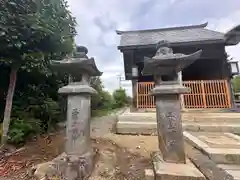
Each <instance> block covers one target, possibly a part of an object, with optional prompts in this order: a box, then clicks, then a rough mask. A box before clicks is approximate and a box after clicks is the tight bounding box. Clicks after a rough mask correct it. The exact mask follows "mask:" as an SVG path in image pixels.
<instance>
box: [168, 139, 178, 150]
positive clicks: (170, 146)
mask: <svg viewBox="0 0 240 180" xmlns="http://www.w3.org/2000/svg"><path fill="white" fill-rule="evenodd" d="M175 144H176V140H174V139H171V140H168V141H167V143H166V145H167V148H168V149H171V148H172V147H173V146H174V145H175Z"/></svg>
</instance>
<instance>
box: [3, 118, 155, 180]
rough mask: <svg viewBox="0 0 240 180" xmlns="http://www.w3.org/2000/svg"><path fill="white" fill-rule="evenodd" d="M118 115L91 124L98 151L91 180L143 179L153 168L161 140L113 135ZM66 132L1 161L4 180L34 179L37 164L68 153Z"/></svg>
mask: <svg viewBox="0 0 240 180" xmlns="http://www.w3.org/2000/svg"><path fill="white" fill-rule="evenodd" d="M115 124H116V114H113V115H110V116H105V117H101V118H95V120H92V121H91V137H92V146H93V147H94V148H96V149H98V153H97V156H96V157H97V158H96V164H95V169H94V171H93V173H92V176H91V178H90V180H125V179H126V180H141V179H144V169H146V168H151V161H150V153H151V152H152V151H156V150H157V149H158V148H157V144H158V143H157V137H154V136H127V135H116V134H114V133H112V131H114V130H113V129H114V127H115ZM64 137H65V131H64V129H63V130H61V131H58V132H56V133H53V134H51V135H48V136H41V137H38V138H36V140H34V141H32V142H29V143H28V144H27V145H26V146H25V147H24V149H23V150H21V151H20V152H17V153H15V154H14V155H12V156H10V157H7V158H6V157H5V158H3V159H1V160H0V180H16V179H18V180H30V179H33V178H31V177H29V176H28V174H29V169H31V167H32V166H33V165H36V164H40V163H43V162H47V161H50V160H52V159H54V158H55V157H57V156H58V155H59V154H61V153H62V152H63V151H64V143H65V138H64Z"/></svg>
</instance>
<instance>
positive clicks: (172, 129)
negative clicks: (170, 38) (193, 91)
mask: <svg viewBox="0 0 240 180" xmlns="http://www.w3.org/2000/svg"><path fill="white" fill-rule="evenodd" d="M201 53H202V50H199V51H197V52H195V53H193V54H190V55H184V54H180V53H176V54H174V53H173V50H172V48H170V47H169V43H168V42H167V41H160V42H159V43H158V45H157V52H156V55H155V56H154V57H152V58H149V57H145V58H144V68H143V71H142V73H143V74H144V75H153V76H154V81H155V88H154V89H153V90H152V92H151V93H152V95H154V96H155V98H156V117H157V131H158V132H157V133H158V145H159V149H160V151H161V155H160V154H157V156H158V161H157V162H154V163H153V164H154V173H155V178H156V179H165V178H166V177H168V178H166V179H174V178H176V179H177V178H179V179H181V178H183V179H184V177H187V176H188V177H190V178H189V179H195V178H194V177H192V176H193V174H191V172H192V171H188V169H189V168H192V166H191V167H189V165H187V164H186V157H185V152H184V140H183V130H182V121H181V114H180V112H181V110H180V109H181V103H180V95H181V94H183V93H187V92H189V91H190V89H188V88H186V87H184V86H183V85H182V84H181V83H180V82H179V80H178V72H180V71H182V70H183V69H184V68H185V67H187V66H189V65H190V64H192V63H193V62H194V61H195V60H196V59H198V58H199V57H200V55H201ZM176 165H177V166H176ZM178 168H180V169H185V170H184V171H183V172H182V173H181V172H180V173H176V172H174V171H175V170H176V171H178V170H177V169H178ZM195 171H196V172H194V173H196V174H199V177H200V178H196V179H204V178H203V176H202V174H201V173H200V172H199V171H198V169H195ZM188 173H189V174H188ZM194 176H195V175H194ZM186 179H188V178H186Z"/></svg>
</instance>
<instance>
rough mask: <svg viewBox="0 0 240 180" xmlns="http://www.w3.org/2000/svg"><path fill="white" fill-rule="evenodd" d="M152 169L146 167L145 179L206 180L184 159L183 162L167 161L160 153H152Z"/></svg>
mask: <svg viewBox="0 0 240 180" xmlns="http://www.w3.org/2000/svg"><path fill="white" fill-rule="evenodd" d="M152 161H153V166H154V168H153V170H151V169H146V170H145V175H146V180H175V179H177V180H206V179H205V177H204V175H203V174H202V173H201V172H200V171H199V170H198V169H197V168H196V167H195V166H194V165H193V164H192V163H191V161H190V160H188V159H186V163H185V164H177V163H167V162H165V161H164V160H163V159H162V156H161V155H160V153H153V155H152Z"/></svg>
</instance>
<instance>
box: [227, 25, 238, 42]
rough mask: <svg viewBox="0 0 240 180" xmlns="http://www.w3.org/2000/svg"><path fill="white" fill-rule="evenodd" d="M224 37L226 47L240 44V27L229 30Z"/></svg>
mask: <svg viewBox="0 0 240 180" xmlns="http://www.w3.org/2000/svg"><path fill="white" fill-rule="evenodd" d="M224 37H225V43H226V45H229V46H231V45H237V44H238V43H239V42H240V25H238V26H235V27H234V28H232V29H231V30H229V31H228V32H227V33H226V34H225V35H224Z"/></svg>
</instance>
